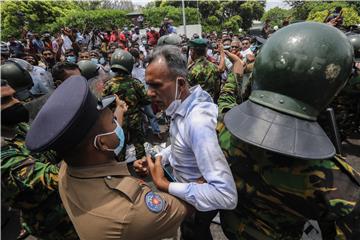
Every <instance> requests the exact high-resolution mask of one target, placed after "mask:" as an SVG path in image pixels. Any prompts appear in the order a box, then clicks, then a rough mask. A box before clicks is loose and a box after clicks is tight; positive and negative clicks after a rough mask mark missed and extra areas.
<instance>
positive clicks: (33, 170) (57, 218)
mask: <svg viewBox="0 0 360 240" xmlns="http://www.w3.org/2000/svg"><path fill="white" fill-rule="evenodd" d="M2 73H4V72H3V71H2ZM4 75H5V74H4ZM16 80H17V81H16V82H15V83H14V82H12V83H11V84H9V85H8V83H7V81H5V80H3V79H2V80H1V204H2V207H4V206H6V207H11V208H13V209H18V210H21V213H22V215H21V216H22V217H21V220H22V225H23V228H24V230H25V231H26V232H27V233H25V232H23V233H22V236H25V235H26V234H31V235H33V236H35V237H37V238H41V239H78V237H77V235H76V233H75V230H74V228H73V226H72V224H71V222H70V219H69V218H68V216H67V214H66V211H65V209H64V208H63V206H62V204H61V200H60V197H59V195H58V192H57V187H58V171H59V169H58V166H57V165H56V164H53V163H51V162H50V161H52V160H56V159H57V157H56V155H55V154H54V153H53V152H46V153H43V154H34V153H31V152H30V151H29V150H28V149H27V148H26V147H25V136H26V133H27V131H28V129H29V125H28V124H27V122H28V121H29V112H28V111H27V109H26V108H24V106H23V105H22V103H21V102H20V101H19V100H18V99H16V98H14V94H15V90H14V89H13V88H11V86H14V87H16V89H17V90H18V91H20V92H23V91H28V89H27V86H29V85H30V84H31V80H29V79H27V78H17V79H16ZM20 95H21V96H25V94H24V93H21V94H20ZM2 209H3V208H2ZM3 210H4V209H3ZM3 214H5V213H4V212H3ZM3 223H4V224H5V223H7V221H3ZM9 227H10V228H14V226H9ZM2 229H3V225H2ZM5 231H9V229H7V230H5ZM7 234H8V233H7ZM2 237H4V236H3V235H2ZM4 238H6V237H4ZM6 239H15V238H6Z"/></svg>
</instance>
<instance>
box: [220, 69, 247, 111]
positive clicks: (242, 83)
mask: <svg viewBox="0 0 360 240" xmlns="http://www.w3.org/2000/svg"><path fill="white" fill-rule="evenodd" d="M250 91H251V80H250V74H246V75H244V76H243V77H241V76H239V75H236V76H235V74H234V73H233V72H231V73H229V75H228V78H227V81H226V83H225V84H224V86H223V87H222V89H221V91H220V96H219V99H218V106H219V115H221V114H223V113H225V112H227V111H228V110H230V109H231V108H233V107H235V106H236V105H238V104H240V103H242V102H244V101H245V100H247V99H248V97H249V95H250Z"/></svg>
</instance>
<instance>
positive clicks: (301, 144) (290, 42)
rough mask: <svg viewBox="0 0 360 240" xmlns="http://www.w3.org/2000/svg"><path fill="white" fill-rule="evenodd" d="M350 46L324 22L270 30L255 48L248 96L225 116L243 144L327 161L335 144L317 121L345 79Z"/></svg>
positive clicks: (350, 59) (348, 73)
mask: <svg viewBox="0 0 360 240" xmlns="http://www.w3.org/2000/svg"><path fill="white" fill-rule="evenodd" d="M352 61H353V50H352V47H351V44H350V42H349V41H348V40H347V38H346V36H345V35H344V34H343V33H342V32H341V31H339V30H338V29H337V28H334V27H331V26H329V25H326V24H323V23H314V22H303V23H296V24H291V25H289V26H287V27H286V28H282V29H280V30H279V31H277V32H276V33H274V34H273V35H272V36H271V37H270V38H269V39H268V40H267V41H266V43H265V44H264V46H263V47H262V49H261V51H260V52H259V54H258V56H257V58H256V62H255V66H254V71H253V76H252V77H253V81H254V82H253V86H252V93H251V95H250V97H249V99H250V100H248V101H246V102H244V103H242V104H240V105H238V106H236V107H234V108H232V109H231V110H230V111H229V112H228V113H227V114H226V115H225V117H224V121H225V125H226V127H227V128H228V130H229V131H230V132H231V133H232V134H233V135H234V136H236V137H237V138H239V139H241V140H242V141H244V142H247V143H249V144H252V145H255V146H258V147H260V148H263V149H267V150H269V151H273V152H277V153H281V154H284V155H289V156H292V157H297V158H301V159H326V158H330V157H332V156H334V154H335V148H334V145H333V144H332V142H331V141H330V139H329V138H328V136H327V135H326V133H325V132H324V130H323V129H322V128H321V127H320V125H319V124H318V123H317V122H316V119H317V116H318V115H319V113H320V111H321V110H323V109H324V108H325V107H326V105H328V104H329V103H330V102H331V100H332V99H333V98H334V96H335V95H336V94H337V93H338V92H339V91H340V90H341V89H342V87H343V86H344V85H345V83H346V81H347V80H348V78H349V76H350V74H351V69H352Z"/></svg>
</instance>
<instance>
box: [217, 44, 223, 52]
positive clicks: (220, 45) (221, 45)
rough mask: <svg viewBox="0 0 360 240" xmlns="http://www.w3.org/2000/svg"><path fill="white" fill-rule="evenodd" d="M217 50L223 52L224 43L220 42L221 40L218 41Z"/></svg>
mask: <svg viewBox="0 0 360 240" xmlns="http://www.w3.org/2000/svg"><path fill="white" fill-rule="evenodd" d="M218 51H219V52H220V54H222V53H224V45H223V44H222V42H219V43H218Z"/></svg>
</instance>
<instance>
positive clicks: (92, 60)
mask: <svg viewBox="0 0 360 240" xmlns="http://www.w3.org/2000/svg"><path fill="white" fill-rule="evenodd" d="M90 61H91V62H93V63H95V64H98V63H99V60H98V59H97V58H91V59H90Z"/></svg>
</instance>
